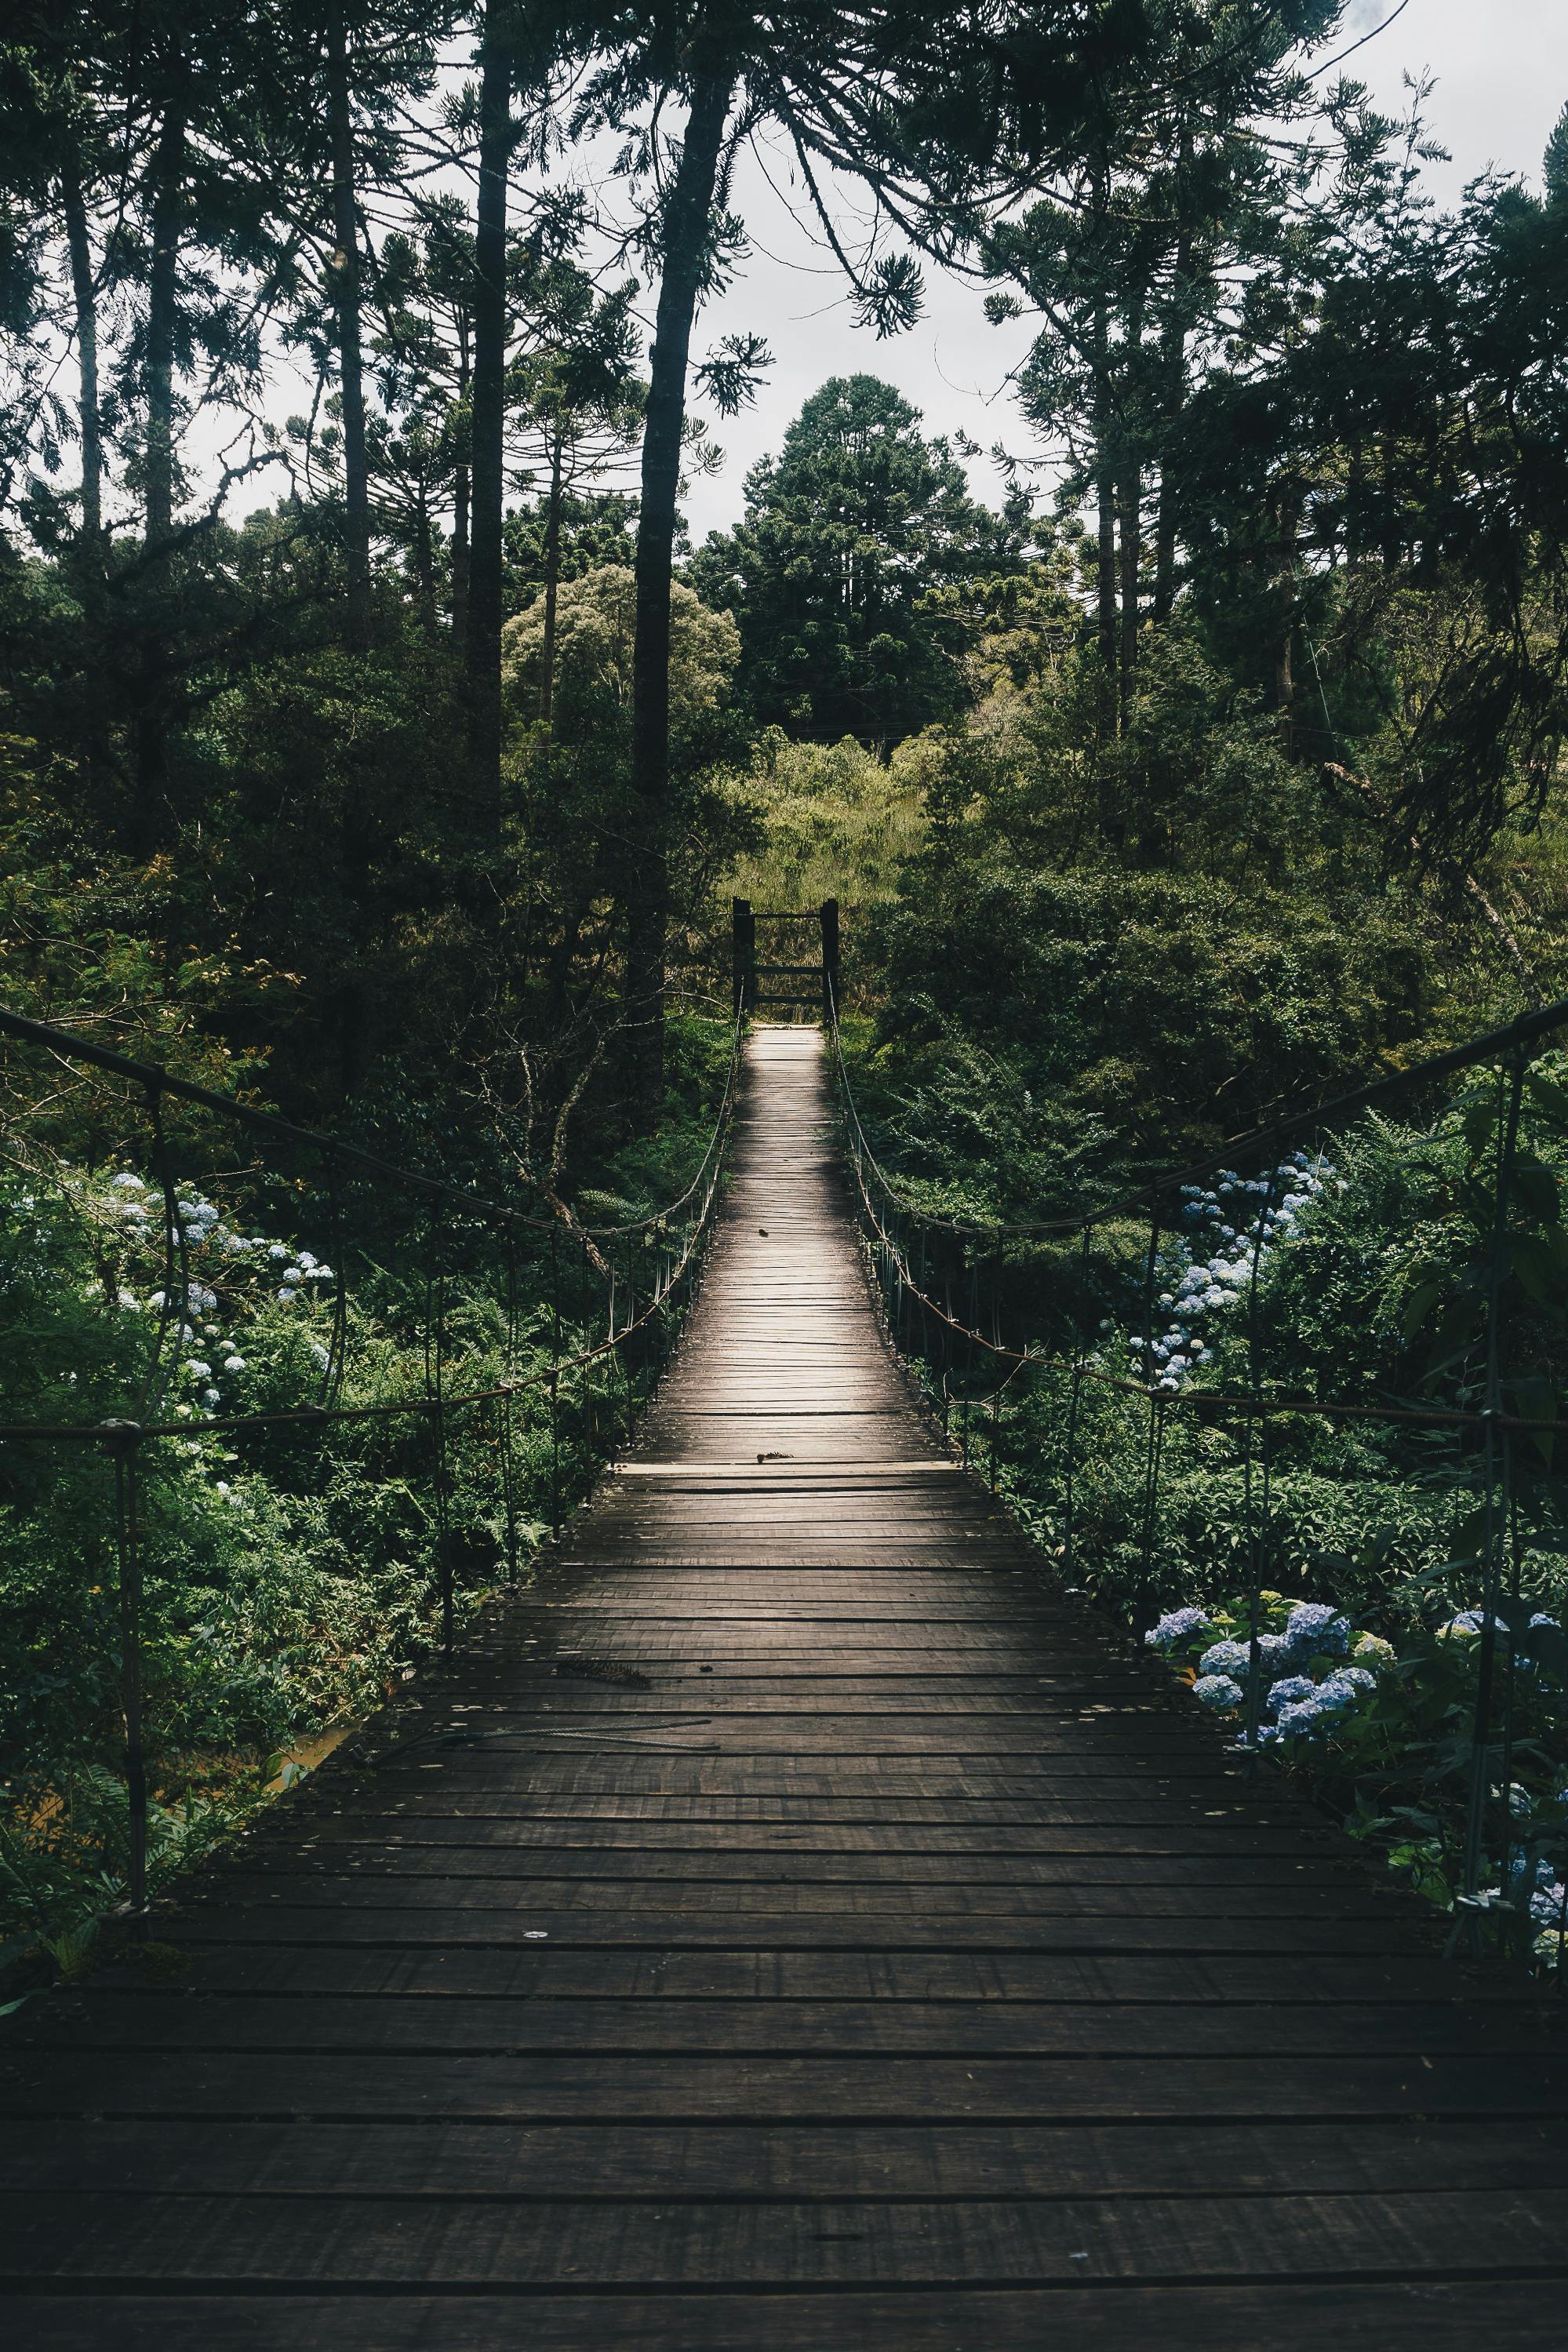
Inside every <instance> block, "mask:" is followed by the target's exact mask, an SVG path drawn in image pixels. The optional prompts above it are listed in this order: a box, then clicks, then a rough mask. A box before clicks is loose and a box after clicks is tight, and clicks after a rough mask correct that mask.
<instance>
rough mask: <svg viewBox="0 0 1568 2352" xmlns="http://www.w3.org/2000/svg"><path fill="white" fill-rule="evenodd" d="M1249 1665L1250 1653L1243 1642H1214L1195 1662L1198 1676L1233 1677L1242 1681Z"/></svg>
mask: <svg viewBox="0 0 1568 2352" xmlns="http://www.w3.org/2000/svg"><path fill="white" fill-rule="evenodd" d="M1250 1664H1251V1653H1250V1651H1249V1648H1248V1646H1247V1643H1245V1642H1232V1641H1229V1640H1226V1641H1223V1642H1216V1643H1215V1644H1214V1646H1213V1648H1212V1649H1208V1650H1205V1652H1204V1654H1203V1655H1202V1657H1201V1658H1199V1660H1198V1662H1197V1671H1198V1673H1199V1674H1200V1675H1237V1676H1239V1678H1240V1679H1242V1680H1243V1681H1244V1680H1245V1679H1246V1675H1247V1670H1248V1667H1249V1665H1250Z"/></svg>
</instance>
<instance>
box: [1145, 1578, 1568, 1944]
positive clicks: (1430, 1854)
mask: <svg viewBox="0 0 1568 2352" xmlns="http://www.w3.org/2000/svg"><path fill="white" fill-rule="evenodd" d="M1259 1622H1260V1632H1259V1639H1258V1643H1257V1671H1258V1676H1259V1684H1258V1705H1257V1708H1256V1724H1257V1731H1256V1738H1257V1744H1258V1746H1259V1747H1260V1748H1272V1749H1274V1750H1276V1751H1277V1753H1278V1754H1279V1756H1280V1758H1281V1761H1282V1762H1284V1763H1285V1764H1286V1765H1287V1766H1288V1767H1289V1768H1290V1769H1292V1770H1293V1771H1295V1772H1296V1773H1297V1774H1298V1775H1299V1776H1301V1777H1302V1778H1304V1779H1305V1780H1307V1781H1308V1782H1309V1783H1310V1784H1311V1785H1312V1787H1313V1788H1314V1789H1315V1790H1317V1791H1318V1792H1319V1793H1320V1794H1323V1795H1325V1796H1327V1797H1329V1798H1330V1800H1331V1801H1333V1802H1334V1803H1335V1804H1336V1809H1337V1810H1339V1811H1342V1813H1343V1816H1344V1818H1345V1820H1346V1822H1347V1825H1348V1826H1349V1827H1350V1829H1351V1830H1352V1832H1353V1833H1354V1834H1356V1835H1358V1836H1361V1837H1364V1838H1367V1839H1371V1840H1373V1841H1375V1843H1381V1844H1383V1845H1385V1847H1386V1848H1387V1850H1388V1853H1389V1858H1390V1861H1391V1863H1392V1864H1393V1866H1394V1867H1395V1869H1396V1871H1398V1872H1399V1873H1400V1874H1403V1875H1405V1876H1406V1877H1407V1878H1408V1879H1409V1880H1410V1881H1411V1883H1412V1884H1413V1885H1415V1886H1416V1887H1417V1889H1418V1890H1419V1891H1420V1892H1421V1893H1422V1894H1424V1895H1427V1897H1428V1898H1429V1899H1430V1900H1431V1901H1433V1902H1435V1903H1437V1904H1438V1905H1439V1906H1442V1907H1443V1908H1445V1909H1451V1908H1452V1907H1453V1904H1454V1900H1455V1896H1456V1895H1457V1893H1458V1888H1459V1886H1460V1885H1461V1884H1462V1878H1461V1866H1460V1847H1461V1844H1462V1836H1463V1813H1464V1808H1463V1804H1462V1801H1458V1793H1459V1792H1458V1787H1457V1786H1456V1783H1457V1782H1462V1780H1463V1777H1464V1767H1465V1764H1466V1761H1467V1759H1468V1752H1469V1743H1468V1733H1469V1723H1470V1721H1471V1717H1472V1713H1473V1708H1474V1704H1475V1681H1476V1673H1477V1668H1478V1664H1479V1649H1480V1643H1481V1638H1482V1634H1483V1633H1484V1631H1485V1628H1486V1624H1487V1613H1486V1612H1484V1611H1483V1610H1479V1609H1462V1610H1459V1611H1458V1612H1455V1614H1454V1615H1452V1616H1450V1617H1447V1618H1438V1619H1437V1621H1436V1622H1432V1623H1431V1624H1429V1625H1422V1626H1420V1627H1417V1628H1415V1629H1413V1630H1412V1631H1411V1632H1410V1633H1409V1634H1408V1635H1407V1636H1406V1639H1405V1640H1404V1641H1403V1642H1402V1643H1400V1644H1398V1645H1396V1643H1393V1642H1390V1641H1388V1640H1387V1639H1385V1637H1384V1636H1383V1635H1381V1634H1378V1633H1372V1632H1367V1631H1361V1632H1358V1631H1357V1630H1356V1628H1355V1627H1354V1623H1353V1622H1352V1620H1351V1618H1350V1617H1349V1616H1348V1615H1347V1614H1346V1613H1345V1612H1343V1611H1342V1610H1339V1609H1336V1608H1335V1607H1334V1606H1333V1603H1332V1602H1328V1601H1299V1600H1292V1599H1290V1598H1288V1597H1287V1596H1286V1595H1285V1594H1283V1593H1281V1592H1277V1591H1265V1592H1263V1593H1262V1594H1261V1595H1260V1611H1259ZM1491 1626H1492V1633H1493V1638H1494V1643H1495V1645H1496V1666H1497V1673H1498V1675H1499V1676H1500V1677H1504V1678H1511V1680H1512V1684H1513V1690H1514V1709H1515V1725H1516V1729H1515V1740H1514V1752H1515V1760H1516V1768H1517V1769H1518V1770H1519V1772H1520V1774H1521V1777H1520V1778H1519V1779H1517V1780H1513V1781H1511V1783H1510V1786H1509V1789H1508V1790H1507V1792H1506V1797H1505V1794H1504V1792H1503V1791H1502V1790H1500V1789H1496V1790H1493V1791H1492V1797H1493V1813H1494V1817H1495V1819H1494V1840H1493V1843H1496V1840H1497V1837H1498V1836H1499V1835H1500V1838H1501V1841H1502V1843H1503V1844H1504V1845H1505V1846H1506V1848H1507V1851H1508V1854H1509V1862H1508V1867H1507V1870H1506V1873H1505V1879H1506V1885H1505V1884H1504V1883H1503V1882H1501V1881H1500V1882H1499V1883H1498V1884H1497V1885H1493V1886H1491V1887H1490V1888H1487V1889H1485V1890H1483V1892H1482V1898H1481V1899H1482V1900H1483V1902H1484V1903H1485V1904H1486V1905H1487V1906H1488V1908H1489V1910H1490V1911H1491V1912H1492V1913H1493V1914H1494V1916H1496V1917H1497V1918H1498V1919H1499V1920H1500V1922H1501V1923H1502V1924H1503V1926H1504V1927H1507V1928H1509V1929H1510V1930H1511V1934H1512V1937H1513V1940H1514V1941H1515V1943H1516V1944H1519V1945H1528V1946H1529V1948H1531V1951H1532V1952H1533V1955H1534V1957H1535V1958H1536V1959H1537V1960H1538V1961H1539V1962H1541V1963H1542V1965H1544V1966H1547V1967H1553V1968H1554V1967H1556V1966H1558V1965H1559V1964H1560V1962H1561V1961H1562V1960H1563V1958H1564V1957H1565V1956H1568V1891H1565V1887H1564V1878H1565V1876H1568V1772H1565V1771H1564V1770H1563V1769H1561V1768H1559V1767H1557V1766H1555V1765H1554V1764H1553V1762H1552V1757H1551V1753H1550V1749H1549V1747H1548V1746H1547V1744H1546V1738H1550V1734H1551V1730H1552V1727H1554V1726H1555V1725H1556V1724H1557V1723H1559V1722H1560V1721H1561V1717H1562V1712H1563V1698H1564V1687H1565V1685H1568V1643H1564V1640H1563V1628H1562V1625H1561V1622H1560V1621H1559V1619H1558V1618H1557V1617H1556V1616H1554V1615H1553V1614H1552V1612H1551V1611H1549V1610H1544V1609H1539V1608H1535V1607H1532V1606H1531V1604H1529V1603H1528V1602H1525V1603H1516V1602H1509V1603H1507V1604H1505V1605H1504V1606H1503V1607H1501V1608H1500V1609H1499V1610H1498V1611H1497V1612H1493V1614H1492V1617H1491ZM1144 1639H1145V1643H1146V1645H1147V1646H1148V1647H1149V1648H1150V1649H1151V1650H1154V1651H1155V1652H1157V1653H1158V1654H1159V1655H1161V1656H1162V1657H1164V1658H1165V1659H1166V1660H1167V1661H1168V1662H1169V1664H1171V1666H1172V1667H1173V1669H1174V1670H1175V1671H1176V1673H1177V1674H1178V1675H1180V1676H1181V1678H1182V1679H1183V1680H1184V1681H1185V1682H1186V1683H1187V1684H1188V1685H1190V1687H1191V1690H1192V1693H1193V1696H1194V1697H1195V1699H1196V1700H1197V1703H1198V1704H1199V1706H1203V1707H1204V1708H1206V1709H1207V1711H1208V1712H1209V1713H1211V1714H1213V1715H1216V1716H1218V1717H1220V1718H1221V1719H1222V1720H1223V1721H1225V1722H1227V1723H1228V1724H1229V1725H1230V1726H1231V1727H1232V1728H1233V1729H1234V1731H1235V1734H1236V1739H1237V1744H1238V1746H1239V1747H1240V1748H1246V1747H1247V1746H1248V1744H1249V1729H1248V1726H1249V1720H1250V1719H1251V1717H1252V1714H1253V1710H1252V1709H1251V1708H1250V1707H1249V1689H1250V1685H1251V1677H1252V1671H1253V1643H1252V1641H1251V1638H1250V1612H1249V1608H1248V1604H1247V1602H1246V1601H1244V1600H1232V1601H1228V1602H1226V1603H1224V1604H1223V1605H1216V1606H1212V1607H1211V1606H1207V1605H1205V1604H1203V1603H1201V1602H1188V1603H1186V1605H1184V1606H1183V1607H1180V1608H1177V1609H1172V1610H1167V1611H1166V1612H1165V1613H1164V1614H1163V1615H1162V1616H1161V1617H1160V1618H1159V1619H1158V1621H1157V1622H1155V1624H1154V1625H1153V1626H1152V1627H1151V1628H1150V1629H1149V1631H1148V1632H1147V1633H1145V1636H1144ZM1543 1734H1544V1735H1546V1738H1542V1735H1543ZM1396 1799H1398V1800H1399V1801H1395V1800H1396Z"/></svg>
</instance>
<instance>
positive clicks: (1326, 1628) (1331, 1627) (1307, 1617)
mask: <svg viewBox="0 0 1568 2352" xmlns="http://www.w3.org/2000/svg"><path fill="white" fill-rule="evenodd" d="M1285 1641H1286V1643H1287V1645H1288V1647H1289V1648H1290V1649H1291V1650H1293V1651H1294V1652H1295V1654H1297V1656H1298V1657H1309V1658H1311V1657H1328V1658H1343V1656H1344V1654H1345V1653H1346V1651H1347V1650H1348V1649H1349V1648H1350V1620H1349V1618H1348V1617H1342V1616H1341V1614H1340V1612H1339V1611H1338V1610H1337V1609H1335V1608H1333V1607H1332V1606H1331V1604H1330V1603H1329V1602H1328V1601H1298V1602H1297V1604H1296V1606H1295V1608H1294V1609H1292V1610H1291V1613H1290V1615H1289V1617H1288V1618H1287V1619H1286V1620H1285Z"/></svg>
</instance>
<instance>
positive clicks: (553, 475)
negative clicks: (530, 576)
mask: <svg viewBox="0 0 1568 2352" xmlns="http://www.w3.org/2000/svg"><path fill="white" fill-rule="evenodd" d="M564 438H565V433H564V428H563V426H562V425H561V423H560V420H559V418H558V419H557V420H556V435H555V440H554V443H553V445H552V446H551V450H550V477H549V516H548V518H547V520H546V522H545V628H544V644H543V646H542V647H541V648H540V654H539V661H540V668H541V672H542V675H541V677H540V678H539V717H540V718H541V719H543V720H544V722H545V725H546V726H547V727H548V726H549V722H550V713H551V710H552V709H553V707H554V703H555V608H556V596H557V591H558V590H559V586H560V461H561V445H562V442H563V440H564Z"/></svg>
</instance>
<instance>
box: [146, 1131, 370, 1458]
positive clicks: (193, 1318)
mask: <svg viewBox="0 0 1568 2352" xmlns="http://www.w3.org/2000/svg"><path fill="white" fill-rule="evenodd" d="M105 1192H106V1199H105V1203H104V1206H105V1212H106V1213H107V1215H108V1216H109V1218H110V1221H111V1223H112V1225H113V1227H114V1229H115V1230H116V1231H117V1232H118V1233H119V1234H121V1235H122V1236H123V1238H124V1240H125V1241H126V1242H127V1243H128V1244H131V1247H132V1248H133V1249H135V1248H136V1247H138V1246H140V1247H141V1248H144V1249H146V1250H149V1251H151V1250H152V1249H154V1248H156V1249H157V1250H158V1251H159V1252H160V1253H162V1248H163V1243H164V1202H163V1197H162V1193H161V1192H156V1191H155V1190H154V1189H153V1188H152V1186H151V1185H149V1184H148V1183H147V1182H146V1181H145V1179H144V1178H142V1177H141V1176H138V1175H136V1174H134V1173H133V1172H132V1171H130V1170H126V1171H123V1172H122V1173H120V1175H117V1176H112V1177H110V1180H109V1182H108V1185H107V1187H106V1188H105ZM175 1211H176V1214H177V1216H178V1219H179V1231H180V1234H181V1235H182V1236H183V1244H184V1256H185V1260H186V1262H187V1264H188V1265H190V1266H191V1267H192V1268H193V1269H200V1271H201V1272H204V1273H206V1274H209V1275H211V1276H212V1277H213V1280H212V1281H205V1282H204V1281H201V1280H199V1279H197V1278H196V1273H195V1271H193V1273H192V1276H191V1278H190V1279H189V1280H188V1281H187V1282H186V1283H185V1285H184V1286H183V1289H181V1290H177V1291H175V1292H174V1293H173V1294H172V1297H171V1295H170V1294H169V1293H168V1291H167V1290H166V1289H155V1290H150V1291H148V1292H147V1293H146V1295H145V1297H140V1298H139V1297H138V1296H137V1294H136V1293H135V1292H134V1291H132V1290H121V1291H120V1296H119V1304H120V1307H121V1308H122V1309H123V1310H125V1311H126V1312H128V1313H135V1312H141V1313H146V1314H149V1315H159V1316H162V1315H163V1314H165V1312H166V1313H167V1315H168V1317H169V1319H170V1322H171V1324H172V1328H173V1331H174V1337H175V1339H176V1340H177V1342H178V1343H179V1346H180V1348H181V1349H182V1358H181V1362H180V1367H179V1372H178V1375H177V1378H178V1380H179V1381H180V1382H181V1384H182V1385H183V1389H184V1391H185V1394H184V1396H183V1398H182V1399H181V1401H180V1402H178V1403H177V1404H176V1405H175V1411H176V1412H177V1413H179V1414H181V1415H182V1416H188V1415H191V1414H194V1413H196V1412H201V1411H205V1412H213V1411H214V1409H215V1408H216V1407H218V1406H219V1405H221V1404H222V1402H223V1401H224V1400H223V1391H222V1389H221V1387H220V1386H219V1382H220V1381H221V1380H222V1379H223V1378H225V1376H226V1377H227V1378H229V1379H231V1380H233V1379H237V1378H238V1376H239V1375H240V1374H241V1373H242V1372H244V1371H245V1370H246V1369H247V1367H246V1359H245V1357H244V1355H243V1354H242V1353H241V1351H240V1347H239V1343H238V1341H237V1340H235V1339H234V1338H232V1337H231V1336H229V1335H228V1333H227V1332H225V1320H228V1321H232V1319H233V1318H225V1317H224V1316H223V1312H222V1309H221V1307H220V1305H219V1300H218V1293H217V1291H216V1290H215V1289H214V1286H213V1282H214V1281H216V1282H222V1283H224V1284H225V1287H232V1286H233V1284H234V1281H235V1276H248V1277H249V1280H250V1286H252V1287H253V1288H254V1286H255V1285H256V1282H257V1280H258V1279H259V1281H260V1282H261V1283H263V1284H265V1285H266V1286H267V1287H268V1288H273V1295H274V1297H276V1299H277V1303H278V1305H279V1306H283V1307H287V1306H290V1305H292V1304H293V1302H294V1301H295V1300H296V1299H297V1298H298V1297H301V1296H303V1297H306V1298H307V1299H308V1298H310V1297H313V1296H315V1295H317V1294H318V1292H319V1286H321V1285H322V1284H325V1283H329V1282H333V1281H335V1280H336V1278H337V1277H336V1276H335V1275H334V1274H333V1272H332V1269H331V1267H330V1266H329V1265H323V1264H322V1263H321V1261H320V1260H319V1258H317V1257H315V1256H314V1255H312V1254H311V1252H310V1251H309V1250H302V1249H292V1248H290V1247H289V1245H288V1244H287V1243H286V1242H280V1241H275V1240H274V1239H273V1238H272V1237H271V1235H270V1234H242V1233H236V1232H235V1230H234V1229H233V1227H232V1226H229V1225H227V1224H225V1223H224V1221H223V1219H222V1217H221V1215H220V1213H219V1212H218V1210H217V1209H216V1208H215V1207H214V1204H213V1202H211V1201H208V1200H206V1199H204V1197H203V1196H202V1195H201V1194H200V1193H199V1192H186V1193H183V1194H181V1195H179V1196H178V1198H177V1199H176V1202H175ZM274 1286H276V1287H275V1288H274ZM315 1352H316V1353H317V1355H318V1356H319V1357H320V1356H322V1355H323V1354H324V1351H323V1350H322V1349H320V1348H319V1345H317V1347H316V1349H315Z"/></svg>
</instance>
